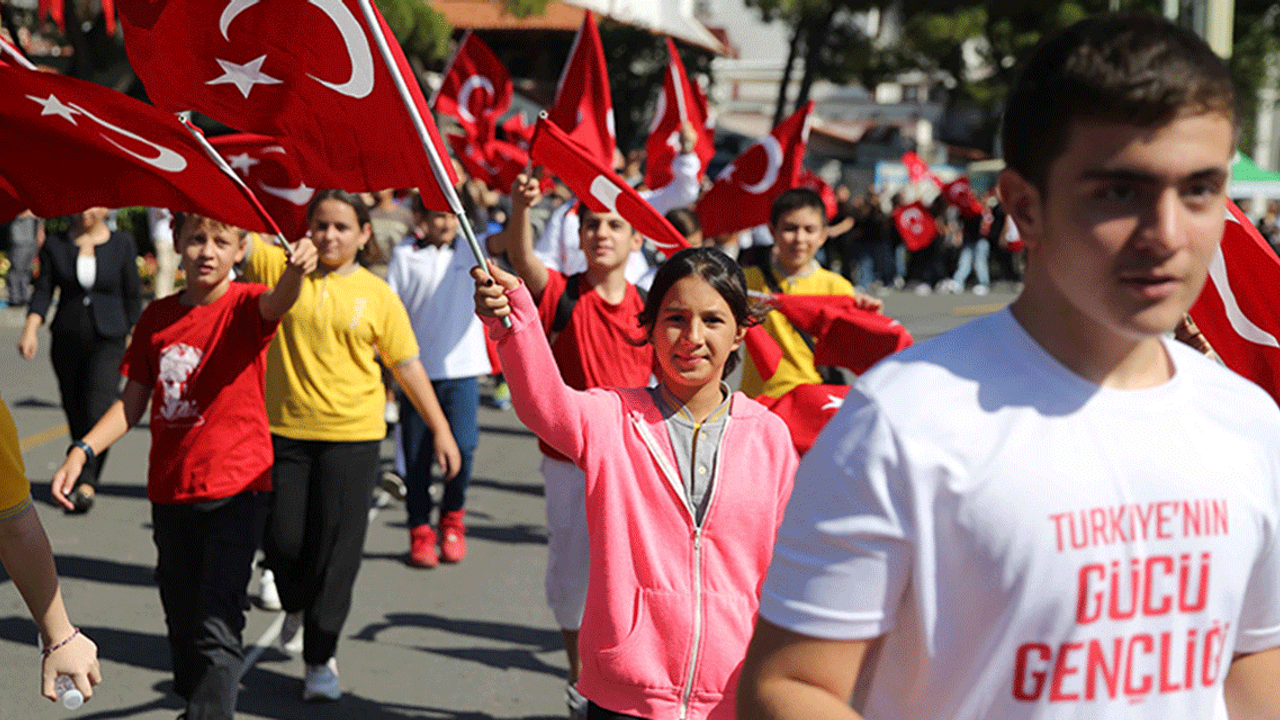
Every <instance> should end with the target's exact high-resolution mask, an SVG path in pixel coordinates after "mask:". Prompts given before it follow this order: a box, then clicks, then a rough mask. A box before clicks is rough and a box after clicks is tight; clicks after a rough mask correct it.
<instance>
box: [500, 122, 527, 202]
mask: <svg viewBox="0 0 1280 720" xmlns="http://www.w3.org/2000/svg"><path fill="white" fill-rule="evenodd" d="M502 132H503V133H505V134H506V136H507V142H509V143H511V144H512V145H515V146H516V147H518V148H520V149H521V150H524V151H525V152H528V151H529V144H530V143H532V142H533V126H532V125H530V124H529V122H528V121H527V120H525V119H524V113H516V114H515V115H512V116H511V117H509V118H507V119H506V120H505V121H503V123H502ZM509 189H510V188H508V190H509ZM504 192H505V191H504Z"/></svg>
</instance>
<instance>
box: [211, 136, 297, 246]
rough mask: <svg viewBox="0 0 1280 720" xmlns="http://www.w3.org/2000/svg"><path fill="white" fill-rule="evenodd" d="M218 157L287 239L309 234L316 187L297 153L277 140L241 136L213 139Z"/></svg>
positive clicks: (291, 239)
mask: <svg viewBox="0 0 1280 720" xmlns="http://www.w3.org/2000/svg"><path fill="white" fill-rule="evenodd" d="M209 144H210V145H213V147H214V149H216V150H217V151H218V154H219V155H221V156H222V157H223V159H224V160H226V161H227V164H228V165H230V166H231V169H232V170H235V171H236V172H237V173H239V174H240V177H241V179H242V180H244V183H245V184H246V185H248V186H249V189H250V190H252V191H253V193H254V195H256V196H257V197H258V200H259V201H260V202H261V203H262V207H263V208H265V209H266V211H267V214H269V215H270V216H271V219H272V220H275V221H276V225H279V226H280V232H281V233H283V234H284V237H285V239H286V240H289V241H293V240H296V239H298V238H300V237H302V236H303V235H304V234H306V232H307V205H308V204H309V203H310V202H311V198H312V196H314V195H315V193H316V188H314V187H312V186H310V185H308V184H307V182H306V179H305V178H304V176H303V173H302V168H300V167H298V161H297V159H296V158H295V157H294V154H293V153H292V152H290V150H289V149H288V148H287V147H286V146H285V143H283V142H281V141H280V140H279V139H277V138H272V137H267V136H265V135H249V134H245V133H238V134H234V135H223V136H221V137H215V138H210V139H209Z"/></svg>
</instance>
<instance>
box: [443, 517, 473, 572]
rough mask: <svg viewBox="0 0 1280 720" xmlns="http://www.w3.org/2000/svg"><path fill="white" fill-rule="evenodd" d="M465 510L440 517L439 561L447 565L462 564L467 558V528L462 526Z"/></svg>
mask: <svg viewBox="0 0 1280 720" xmlns="http://www.w3.org/2000/svg"><path fill="white" fill-rule="evenodd" d="M466 514H467V511H466V510H454V511H453V512H447V513H444V514H443V515H441V516H440V559H441V560H444V561H445V562H447V563H457V562H462V559H463V558H465V557H466V556H467V538H466V532H467V528H466V526H465V525H463V524H462V516H463V515H466Z"/></svg>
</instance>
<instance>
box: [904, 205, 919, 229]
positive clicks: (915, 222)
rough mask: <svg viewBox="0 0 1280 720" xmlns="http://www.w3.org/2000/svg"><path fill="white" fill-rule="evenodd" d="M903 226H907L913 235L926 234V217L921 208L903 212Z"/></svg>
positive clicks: (908, 209)
mask: <svg viewBox="0 0 1280 720" xmlns="http://www.w3.org/2000/svg"><path fill="white" fill-rule="evenodd" d="M902 224H903V225H906V226H907V229H908V230H910V231H911V232H912V233H913V234H915V235H919V234H920V233H922V232H924V217H923V216H922V213H921V212H920V208H914V207H913V208H907V209H906V210H903V211H902Z"/></svg>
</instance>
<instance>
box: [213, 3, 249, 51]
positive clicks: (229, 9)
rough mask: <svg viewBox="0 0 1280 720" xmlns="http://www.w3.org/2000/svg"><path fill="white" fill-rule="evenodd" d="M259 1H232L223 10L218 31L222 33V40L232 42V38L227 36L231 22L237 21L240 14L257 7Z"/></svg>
mask: <svg viewBox="0 0 1280 720" xmlns="http://www.w3.org/2000/svg"><path fill="white" fill-rule="evenodd" d="M258 2H259V0H231V2H229V3H227V6H226V7H225V8H223V9H222V16H221V17H219V18H218V29H219V30H221V31H222V39H223V40H226V41H227V42H231V38H230V37H228V36H227V30H228V29H229V28H230V27H231V21H232V20H235V19H236V16H237V15H239V14H240V13H242V12H244V11H245V10H248V9H249V8H251V7H253V6H254V5H257V4H258Z"/></svg>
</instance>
